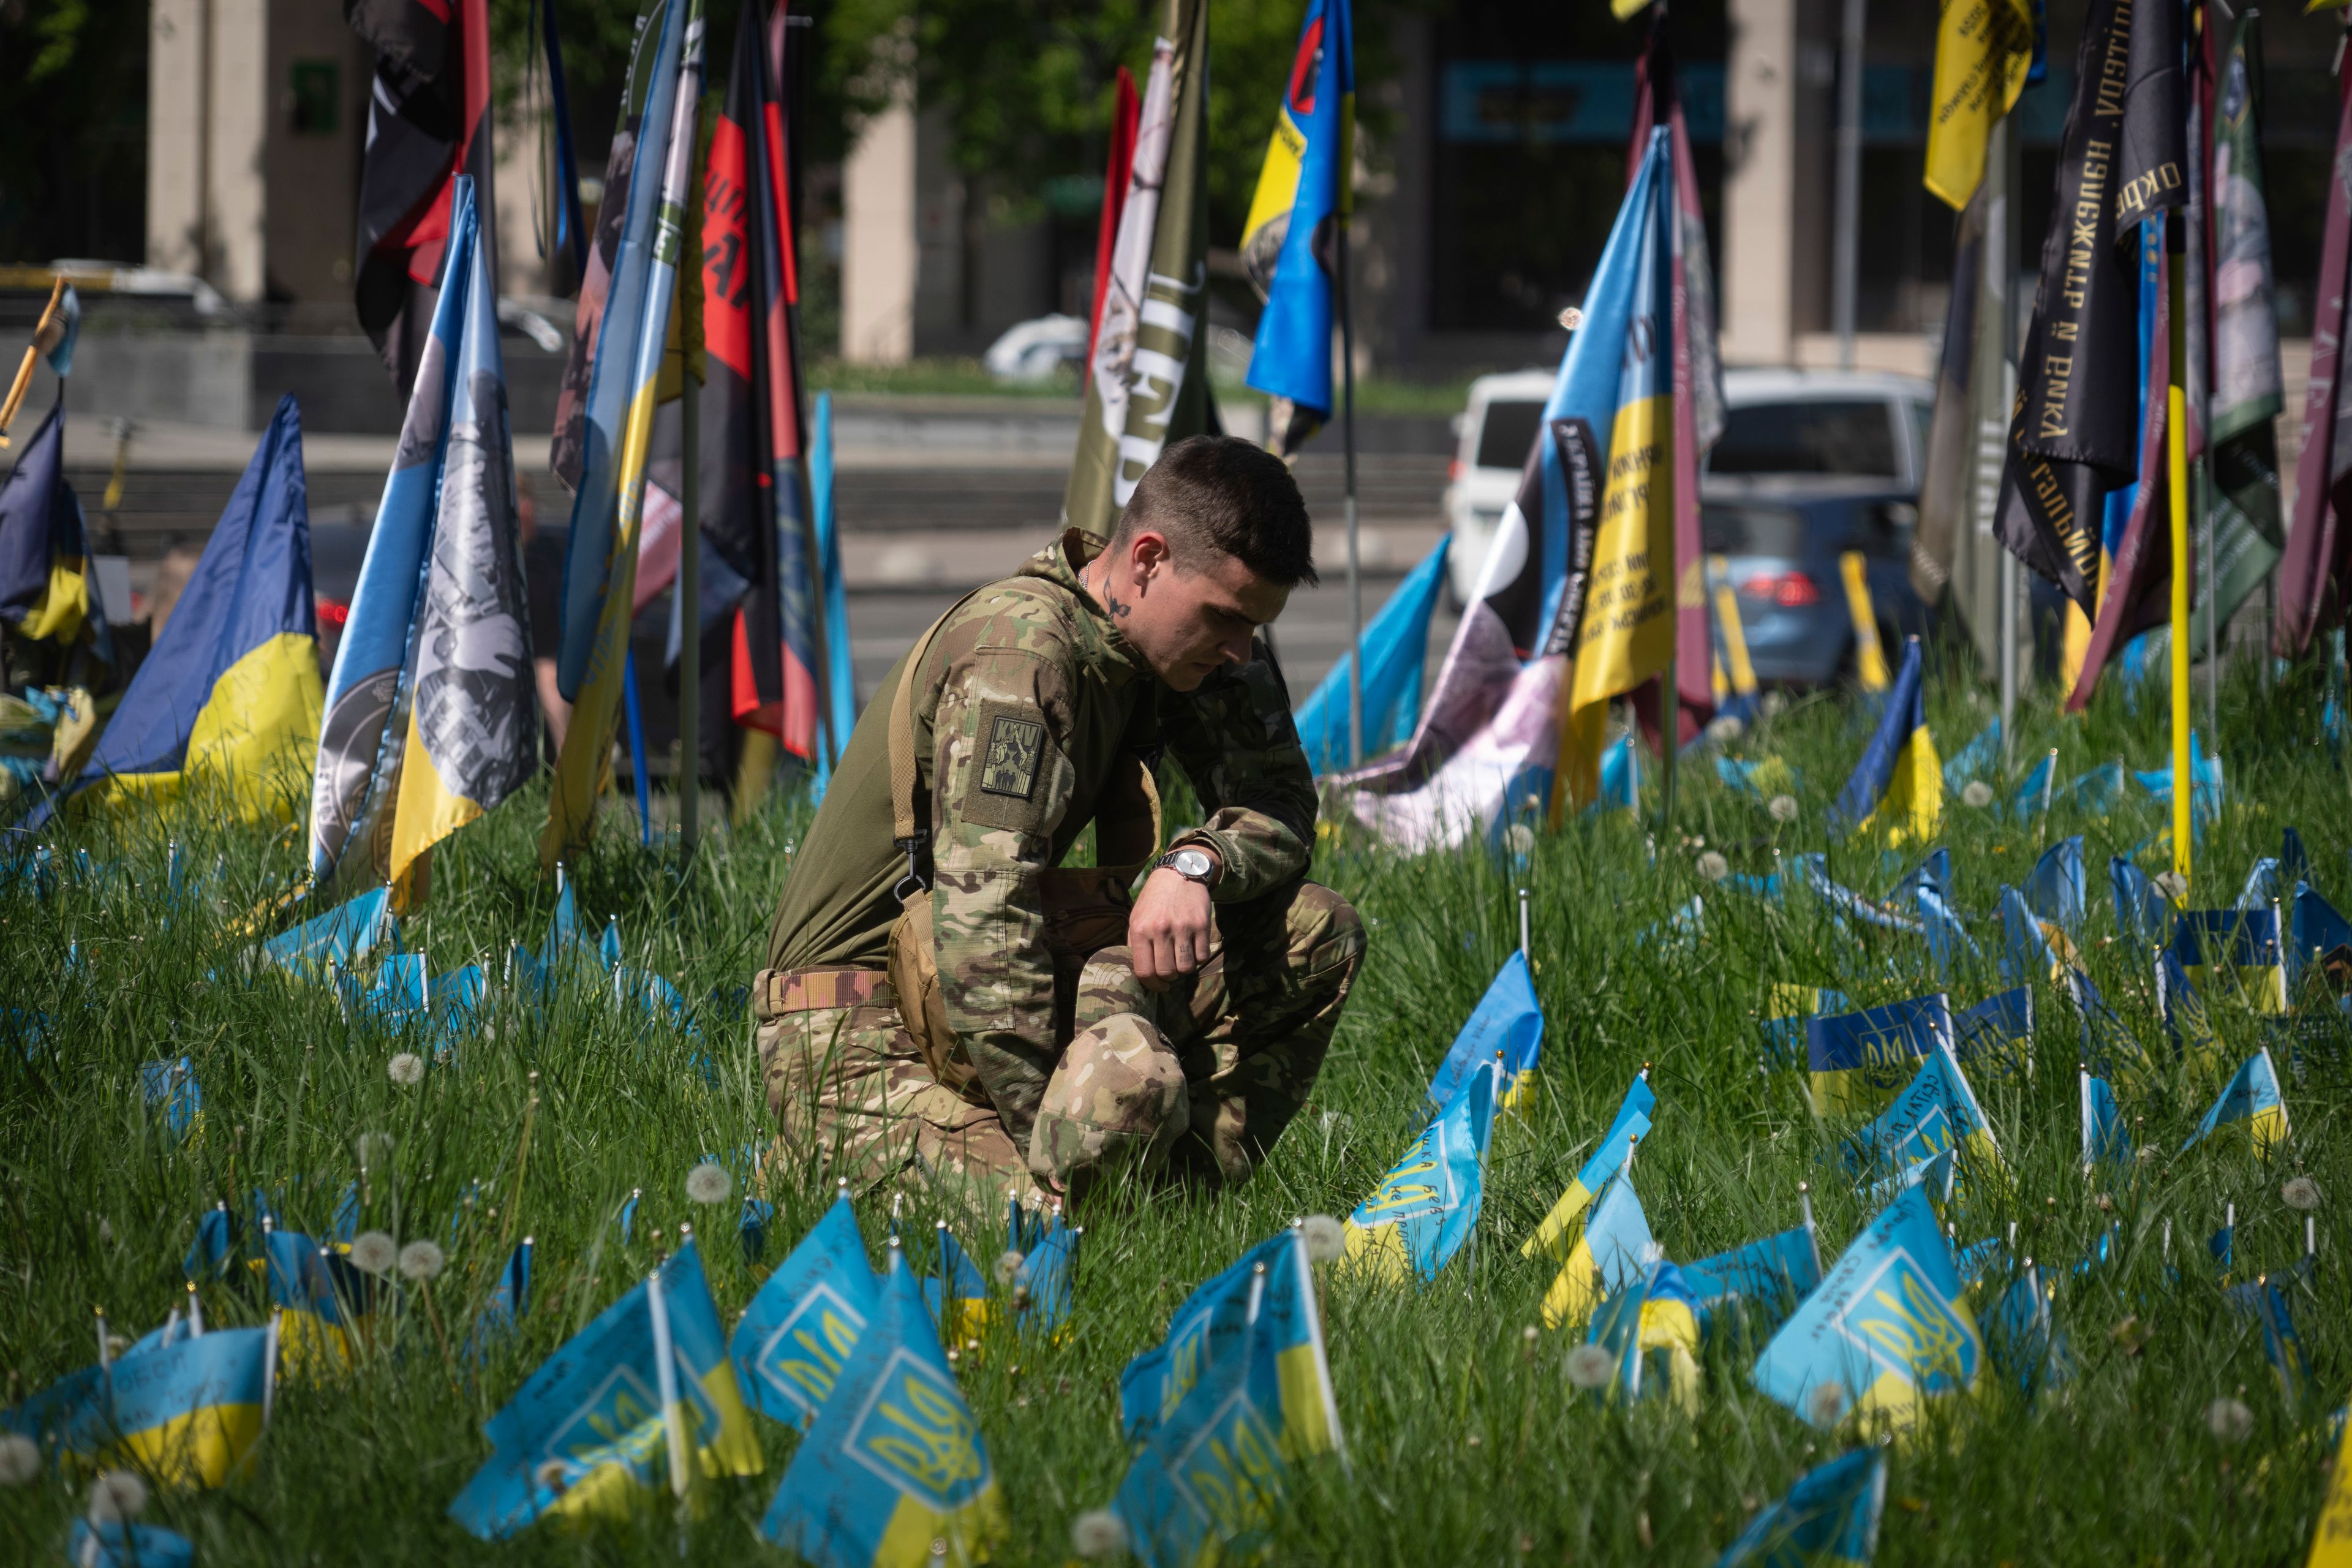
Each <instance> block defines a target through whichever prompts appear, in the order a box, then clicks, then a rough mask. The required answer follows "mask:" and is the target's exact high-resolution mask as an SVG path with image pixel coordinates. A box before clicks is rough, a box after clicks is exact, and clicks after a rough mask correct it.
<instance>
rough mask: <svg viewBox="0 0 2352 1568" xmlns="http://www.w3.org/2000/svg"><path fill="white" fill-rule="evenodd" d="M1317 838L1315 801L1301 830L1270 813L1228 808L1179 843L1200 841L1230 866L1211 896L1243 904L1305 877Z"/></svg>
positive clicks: (1232, 806) (1189, 833) (1179, 839)
mask: <svg viewBox="0 0 2352 1568" xmlns="http://www.w3.org/2000/svg"><path fill="white" fill-rule="evenodd" d="M1287 804H1288V803H1286V805H1287ZM1285 815H1286V816H1290V815H1295V814H1294V813H1292V812H1288V811H1286V813H1285ZM1314 833H1315V809H1314V805H1313V802H1312V797H1311V796H1310V797H1309V800H1308V803H1307V809H1306V814H1305V817H1304V819H1303V821H1301V822H1299V823H1297V824H1296V825H1294V824H1293V823H1291V822H1288V821H1285V820H1284V818H1283V817H1282V816H1275V815H1273V814H1271V813H1269V812H1265V811H1258V810H1255V809H1253V808H1251V807H1249V806H1242V805H1228V806H1224V807H1222V808H1221V809H1219V810H1217V811H1214V812H1212V813H1210V815H1209V820H1208V821H1207V822H1205V823H1203V824H1202V825H1201V826H1199V827H1196V828H1194V829H1192V831H1190V832H1188V833H1184V834H1181V835H1179V836H1178V837H1177V839H1176V842H1177V843H1179V844H1182V843H1188V842H1197V843H1200V844H1202V845H1204V846H1206V847H1208V848H1210V849H1212V850H1213V851H1214V852H1215V853H1216V856H1217V858H1218V859H1219V860H1221V861H1223V863H1224V872H1223V875H1222V876H1221V877H1219V878H1218V879H1217V885H1216V887H1215V889H1213V892H1212V895H1211V896H1212V897H1213V898H1214V899H1215V900H1217V902H1219V903H1221V904H1223V903H1242V902H1245V901H1246V900H1251V899H1255V898H1256V897H1258V896H1259V895H1261V894H1263V893H1265V892H1267V891H1269V890H1271V889H1275V888H1278V887H1280V886H1281V885H1282V884H1283V883H1285V882H1286V881H1288V880H1290V879H1292V878H1294V877H1297V876H1298V875H1300V874H1301V873H1303V872H1304V871H1305V870H1306V869H1307V860H1308V858H1309V857H1310V856H1311V855H1312V853H1313V849H1314Z"/></svg>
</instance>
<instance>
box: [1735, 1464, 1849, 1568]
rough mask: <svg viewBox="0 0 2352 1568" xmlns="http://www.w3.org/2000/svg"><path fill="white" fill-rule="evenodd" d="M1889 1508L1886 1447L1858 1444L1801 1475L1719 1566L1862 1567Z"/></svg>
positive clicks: (1741, 1534) (1742, 1535)
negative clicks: (1850, 1450)
mask: <svg viewBox="0 0 2352 1568" xmlns="http://www.w3.org/2000/svg"><path fill="white" fill-rule="evenodd" d="M1885 1507H1886V1450H1885V1449H1884V1448H1877V1447H1870V1448H1856V1449H1854V1450H1853V1452H1852V1453H1849V1454H1844V1455H1841V1456H1840V1457H1839V1458H1834V1459H1832V1460H1831V1461H1830V1462H1829V1463H1828V1464H1826V1465H1821V1466H1817V1467H1816V1468H1812V1469H1810V1470H1807V1471H1806V1472H1805V1473H1804V1474H1803V1475H1801V1476H1800V1477H1798V1478H1797V1484H1796V1485H1795V1486H1792V1487H1790V1489H1789V1490H1788V1492H1787V1494H1786V1495H1785V1496H1783V1497H1782V1498H1781V1499H1780V1500H1779V1501H1778V1502H1775V1503H1773V1504H1772V1505H1771V1506H1770V1507H1769V1508H1767V1509H1766V1510H1764V1511H1763V1512H1762V1513H1759V1514H1758V1515H1757V1516H1756V1517H1755V1518H1754V1519H1752V1520H1749V1521H1748V1528H1747V1529H1746V1530H1743V1531H1740V1532H1739V1539H1738V1540H1737V1541H1735V1542H1732V1543H1731V1544H1730V1545H1729V1546H1727V1547H1726V1548H1725V1549H1724V1553H1723V1555H1722V1556H1720V1557H1718V1558H1717V1559H1716V1565H1715V1568H1862V1565H1863V1564H1865V1563H1869V1561H1870V1560H1871V1558H1872V1557H1873V1556H1874V1555H1875V1554H1876V1552H1877V1551H1878V1516H1879V1514H1880V1513H1881V1512H1882V1511H1884V1510H1885Z"/></svg>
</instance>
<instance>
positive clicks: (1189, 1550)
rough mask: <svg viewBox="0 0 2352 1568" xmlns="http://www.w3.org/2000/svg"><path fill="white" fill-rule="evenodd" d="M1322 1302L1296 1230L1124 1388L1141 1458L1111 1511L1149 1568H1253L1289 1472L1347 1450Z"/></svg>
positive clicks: (1192, 1315) (1189, 1320)
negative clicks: (1315, 1457)
mask: <svg viewBox="0 0 2352 1568" xmlns="http://www.w3.org/2000/svg"><path fill="white" fill-rule="evenodd" d="M1314 1292H1315V1276H1314V1271H1313V1269H1312V1268H1311V1267H1310V1266H1309V1264H1308V1262H1307V1246H1306V1241H1305V1239H1304V1237H1301V1236H1300V1235H1299V1233H1298V1230H1297V1228H1296V1227H1293V1228H1292V1229H1291V1230H1289V1231H1286V1232H1285V1233H1284V1234H1283V1235H1281V1236H1278V1237H1274V1238H1273V1239H1271V1240H1269V1241H1266V1242H1264V1243H1262V1244H1260V1245H1259V1246H1258V1247H1255V1248H1253V1249H1252V1250H1251V1251H1250V1252H1249V1253H1247V1254H1245V1255H1244V1257H1243V1258H1242V1259H1241V1260H1240V1261H1239V1262H1237V1263H1235V1264H1234V1266H1233V1267H1232V1268H1228V1269H1226V1270H1225V1271H1224V1272H1223V1274H1221V1275H1219V1276H1218V1277H1217V1278H1216V1279H1213V1280H1211V1281H1210V1282H1209V1283H1208V1284H1207V1285H1204V1286H1202V1288H1201V1289H1199V1290H1196V1291H1194V1292H1193V1294H1192V1300H1189V1301H1187V1302H1186V1303H1185V1304H1184V1305H1183V1306H1182V1307H1181V1308H1179V1309H1178V1310H1177V1313H1176V1317H1175V1320H1174V1321H1173V1324H1172V1326H1171V1328H1170V1330H1169V1334H1168V1338H1167V1341H1166V1342H1164V1343H1163V1344H1161V1345H1160V1348H1159V1349H1158V1350H1156V1351H1153V1352H1150V1353H1149V1354H1148V1355H1146V1356H1139V1357H1137V1358H1136V1360H1135V1361H1134V1362H1133V1363H1130V1364H1129V1367H1128V1370H1127V1373H1126V1374H1125V1375H1124V1376H1123V1377H1122V1378H1121V1379H1120V1388H1119V1400H1120V1405H1121V1408H1122V1419H1123V1423H1124V1425H1125V1426H1126V1429H1127V1434H1128V1436H1129V1439H1130V1440H1132V1441H1135V1442H1137V1443H1138V1445H1139V1447H1138V1450H1137V1453H1136V1455H1135V1458H1134V1460H1133V1462H1132V1463H1130V1464H1129V1467H1128V1471H1127V1476H1126V1479H1124V1480H1122V1481H1121V1482H1120V1483H1119V1489H1118V1497H1117V1499H1116V1500H1114V1501H1113V1503H1112V1508H1113V1510H1115V1511H1116V1512H1117V1514H1118V1517H1119V1519H1120V1521H1121V1522H1122V1523H1124V1524H1125V1525H1126V1527H1127V1534H1128V1542H1129V1547H1130V1549H1131V1550H1132V1551H1133V1552H1135V1554H1136V1556H1137V1557H1139V1559H1141V1560H1142V1561H1143V1562H1144V1563H1146V1564H1149V1565H1150V1568H1193V1565H1195V1564H1200V1563H1213V1562H1239V1561H1246V1560H1248V1558H1249V1557H1250V1556H1251V1555H1252V1554H1254V1553H1255V1552H1256V1551H1258V1550H1259V1549H1260V1548H1262V1547H1263V1545H1264V1543H1265V1534H1266V1531H1267V1529H1268V1527H1269V1526H1270V1525H1271V1523H1272V1521H1273V1519H1274V1517H1275V1514H1276V1511H1277V1510H1279V1509H1280V1507H1281V1503H1282V1495H1283V1490H1284V1486H1285V1482H1286V1474H1287V1471H1288V1468H1289V1467H1290V1466H1291V1465H1292V1464H1294V1463H1296V1462H1297V1461H1298V1460H1299V1459H1301V1458H1306V1457H1307V1456H1309V1455H1312V1454H1318V1453H1326V1452H1330V1451H1333V1450H1335V1449H1338V1448H1339V1446H1340V1444H1339V1412H1338V1409H1337V1406H1336V1405H1335V1404H1334V1403H1333V1400H1332V1398H1331V1377H1330V1369H1329V1368H1328V1366H1327V1365H1326V1364H1325V1363H1324V1357H1323V1342H1322V1338H1321V1333H1320V1330H1319V1329H1318V1327H1317V1323H1318V1311H1317V1309H1316V1304H1315V1293H1314Z"/></svg>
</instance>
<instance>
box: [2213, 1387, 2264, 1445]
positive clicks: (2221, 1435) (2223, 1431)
mask: <svg viewBox="0 0 2352 1568" xmlns="http://www.w3.org/2000/svg"><path fill="white" fill-rule="evenodd" d="M2205 1429H2206V1430H2207V1431H2209V1432H2210V1433H2212V1434H2213V1436H2215V1437H2216V1438H2218V1439H2219V1440H2220V1441H2221V1442H2224V1443H2242V1442H2244V1441H2245V1440H2246V1439H2247V1438H2249V1437H2251V1436H2253V1434H2254V1413H2253V1412H2252V1411H2251V1410H2249V1409H2247V1408H2246V1406H2245V1405H2244V1403H2243V1402H2242V1401H2240V1400H2235V1399H2231V1398H2228V1397H2227V1396H2224V1397H2222V1398H2220V1399H2217V1400H2215V1401H2214V1402H2213V1403H2212V1404H2210V1405H2207V1406H2206V1407H2205Z"/></svg>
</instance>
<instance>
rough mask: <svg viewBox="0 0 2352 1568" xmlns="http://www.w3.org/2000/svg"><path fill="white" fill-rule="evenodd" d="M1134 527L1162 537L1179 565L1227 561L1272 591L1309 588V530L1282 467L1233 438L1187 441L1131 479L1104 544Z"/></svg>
mask: <svg viewBox="0 0 2352 1568" xmlns="http://www.w3.org/2000/svg"><path fill="white" fill-rule="evenodd" d="M1139 528H1150V529H1154V530H1157V531H1159V532H1161V533H1164V534H1166V535H1167V536H1168V542H1169V543H1171V544H1172V545H1174V546H1175V547H1176V553H1177V557H1178V559H1179V561H1180V562H1181V559H1182V557H1183V556H1184V555H1185V554H1186V553H1188V552H1192V551H1194V550H1209V551H1213V552H1216V553H1217V554H1220V555H1230V556H1232V557H1233V558H1234V560H1236V561H1238V562H1240V563H1242V564H1243V565H1244V566H1246V567H1248V568H1249V569H1250V570H1251V571H1252V572H1253V573H1255V574H1257V575H1258V576H1259V577H1262V578H1264V579H1265V581H1266V582H1268V583H1271V584H1275V585H1276V587H1282V588H1295V587H1297V586H1298V584H1301V583H1304V584H1307V586H1308V587H1310V588H1312V587H1314V586H1315V584H1316V582H1317V578H1316V575H1315V531H1314V528H1313V527H1312V526H1311V525H1310V524H1309V523H1308V522H1307V502H1306V500H1305V499H1304V498H1303V497H1301V496H1300V495H1299V493H1298V481H1297V479H1292V478H1291V477H1290V468H1289V466H1288V465H1287V464H1286V463H1284V462H1283V460H1282V459H1281V458H1277V457H1276V456H1275V455H1274V454H1273V453H1271V452H1269V451H1267V450H1266V449H1265V447H1260V446H1258V445H1256V444H1255V442H1250V441H1244V440H1243V439H1241V438H1240V437H1237V436H1187V437H1185V438H1184V439H1182V440H1181V441H1179V442H1176V443H1175V444H1174V445H1173V446H1171V447H1169V448H1168V449H1167V450H1166V451H1164V452H1162V453H1160V460H1159V461H1158V462H1156V463H1154V464H1152V465H1151V468H1150V470H1149V471H1148V472H1146V473H1145V474H1144V476H1143V478H1142V479H1140V480H1139V481H1138V482H1137V484H1136V487H1135V494H1134V495H1133V496H1132V497H1131V498H1129V500H1128V503H1127V510H1126V512H1125V513H1124V514H1122V515H1121V516H1120V518H1119V521H1118V533H1117V535H1116V536H1115V537H1114V538H1113V540H1112V543H1114V544H1124V543H1126V542H1128V541H1129V540H1131V539H1133V538H1134V537H1135V531H1136V530H1137V529H1139Z"/></svg>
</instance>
